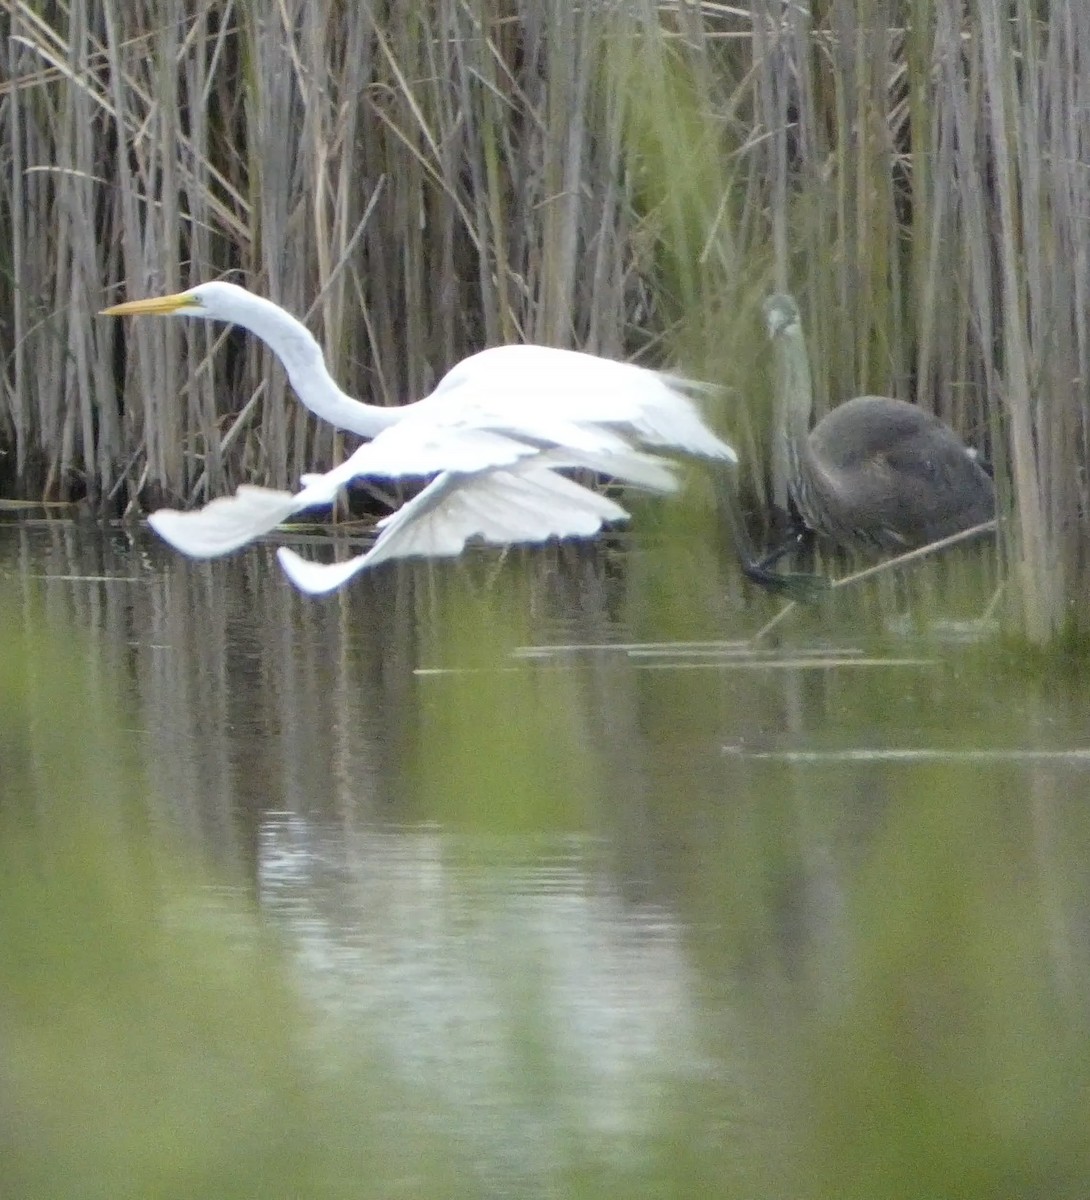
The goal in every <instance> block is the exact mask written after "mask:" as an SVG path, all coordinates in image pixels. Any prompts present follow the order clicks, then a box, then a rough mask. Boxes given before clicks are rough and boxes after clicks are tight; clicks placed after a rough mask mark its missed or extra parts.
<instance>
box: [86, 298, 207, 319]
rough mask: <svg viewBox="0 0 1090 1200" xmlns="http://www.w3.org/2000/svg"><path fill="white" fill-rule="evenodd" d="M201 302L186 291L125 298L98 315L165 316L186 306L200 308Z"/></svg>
mask: <svg viewBox="0 0 1090 1200" xmlns="http://www.w3.org/2000/svg"><path fill="white" fill-rule="evenodd" d="M200 306H201V302H200V301H199V300H198V299H197V298H196V296H191V295H189V293H188V292H175V294H174V295H173V296H151V297H149V298H148V299H147V300H126V301H125V303H124V304H113V305H111V306H110V307H109V308H104V309H103V310H102V311H101V312H100V313H99V314H98V315H99V316H100V317H137V316H157V317H161V316H165V315H167V314H169V313H176V312H181V311H182V310H183V309H187V308H200Z"/></svg>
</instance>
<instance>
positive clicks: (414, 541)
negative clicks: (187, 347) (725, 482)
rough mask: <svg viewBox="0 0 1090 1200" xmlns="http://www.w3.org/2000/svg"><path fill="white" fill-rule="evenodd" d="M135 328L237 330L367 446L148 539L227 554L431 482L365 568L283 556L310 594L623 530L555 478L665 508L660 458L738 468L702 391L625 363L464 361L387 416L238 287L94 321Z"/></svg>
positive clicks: (183, 518) (159, 517)
mask: <svg viewBox="0 0 1090 1200" xmlns="http://www.w3.org/2000/svg"><path fill="white" fill-rule="evenodd" d="M139 314H158V315H168V316H188V317H203V318H206V319H209V320H219V321H229V322H233V323H235V324H237V325H241V326H243V327H244V328H246V329H248V330H249V331H250V332H251V333H254V334H256V335H257V336H258V337H259V338H261V340H262V341H263V342H265V344H266V345H267V346H268V347H269V349H270V350H272V352H273V353H274V354H275V355H276V356H277V358H279V359H280V361H281V363H282V364H283V366H284V368H285V370H286V371H287V374H288V378H289V380H290V381H291V384H292V386H293V387H294V389H295V391H296V393H297V394H298V396H299V399H300V400H301V401H302V402H303V404H305V405H306V407H307V408H309V409H310V410H311V411H312V412H314V413H315V414H317V415H318V416H320V417H322V418H323V419H324V420H326V421H329V422H330V423H332V424H334V425H337V426H339V427H340V428H342V429H346V430H349V431H351V432H353V433H357V434H359V435H361V436H362V437H366V438H372V439H373V440H372V441H370V442H368V443H366V444H365V445H362V446H360V447H359V449H358V450H356V451H355V452H354V453H353V454H352V455H350V456H349V458H348V459H346V460H345V462H344V463H342V464H341V465H340V466H338V467H335V468H333V470H331V471H328V472H326V473H325V474H322V475H308V476H304V478H303V480H302V484H303V486H302V488H301V490H300V491H298V492H295V493H291V492H283V491H276V490H272V489H269V488H259V487H252V486H243V487H240V488H239V489H238V491H237V492H236V493H235V495H234V496H229V497H220V498H218V499H215V500H213V501H211V502H210V503H209V504H207V505H205V507H204V508H202V509H198V510H196V511H193V512H178V511H175V510H172V509H160V510H159V511H158V512H155V513H153V514H152V515H151V517H150V518H149V523H150V524H151V525H152V527H153V528H154V529H155V530H156V531H157V532H158V533H159V534H160V536H162V537H163V538H164V539H165V540H166V541H168V542H170V543H171V545H173V546H174V547H175V548H176V549H178V550H181V551H182V552H183V553H185V554H188V555H191V556H193V557H198V558H206V557H213V556H216V555H220V554H226V553H228V552H229V551H231V550H234V549H237V548H238V547H240V546H243V545H246V544H247V543H249V542H251V541H253V540H254V539H255V538H257V537H259V536H261V535H262V534H265V533H268V532H269V531H271V530H272V529H274V528H275V527H276V526H277V525H279V524H280V523H281V522H283V521H285V520H286V519H287V518H289V517H290V516H292V515H293V514H295V513H298V512H301V511H302V510H304V509H307V508H313V507H315V506H319V505H328V504H331V503H332V502H333V500H334V498H335V497H336V495H337V493H338V491H339V490H340V489H341V488H342V487H343V486H344V485H346V484H347V483H349V482H350V481H351V480H353V479H355V478H358V477H362V476H370V477H380V478H401V477H429V476H434V478H433V479H432V480H431V482H430V483H429V484H428V485H427V486H426V487H425V488H424V489H423V491H421V492H420V493H419V494H418V495H417V496H416V497H414V499H412V500H410V501H408V502H407V503H406V504H404V505H403V506H402V507H401V508H400V509H398V510H397V511H396V512H395V513H393V514H391V515H390V516H389V517H387V518H385V520H383V521H382V522H380V529H381V532H380V534H379V537H378V539H377V540H376V541H375V543H374V545H373V546H372V547H371V549H370V550H369V551H368V553H367V554H364V555H360V556H359V557H357V558H355V559H351V560H349V561H348V562H341V563H332V564H327V565H322V564H317V563H308V562H306V561H305V560H303V559H301V558H300V557H299V556H298V555H296V554H294V553H293V552H291V551H290V550H287V549H281V550H280V551H279V559H280V562H281V564H282V566H283V567H284V568H285V570H286V571H287V573H288V575H289V576H290V578H291V579H292V581H293V582H294V583H295V584H296V585H297V586H299V587H300V588H302V589H303V590H305V591H308V592H323V591H328V590H330V589H332V588H335V587H338V586H339V585H340V584H342V583H343V582H344V581H345V580H346V579H348V578H349V577H350V576H351V575H353V574H355V572H356V571H358V570H361V569H363V568H364V567H367V566H371V565H374V564H376V563H378V562H380V561H384V560H386V559H389V558H395V557H405V556H410V555H454V554H458V553H459V552H460V551H461V550H462V549H463V547H464V546H465V543H466V542H467V541H468V540H469V539H470V538H473V537H478V538H480V539H482V540H484V541H486V542H491V543H494V544H510V543H516V542H538V541H544V540H545V539H547V538H549V537H567V536H588V535H590V534H593V533H595V532H597V530H598V529H599V528H601V526H602V525H603V524H604V523H606V522H610V521H617V520H622V519H623V518H625V517H626V516H627V513H626V512H625V510H624V509H623V508H621V506H620V505H618V504H617V503H616V502H615V501H613V500H611V499H609V498H608V497H605V496H602V495H600V494H599V493H597V492H594V491H592V490H591V489H589V488H585V487H582V486H581V485H579V484H577V483H575V482H574V481H573V480H570V479H568V478H566V477H564V476H562V475H558V474H557V473H556V472H557V471H559V470H564V469H571V468H583V469H589V470H592V471H595V472H598V473H601V474H606V475H610V476H612V477H613V478H615V479H617V480H619V481H621V482H624V483H629V484H633V485H635V486H638V487H642V488H644V489H647V490H650V491H654V492H659V493H668V492H672V491H674V490H676V487H677V481H676V479H675V476H674V472H673V463H672V462H671V461H670V460H669V459H667V458H664V457H662V453H663V452H671V451H672V452H678V453H683V454H688V455H695V456H699V457H704V458H708V459H712V460H718V461H720V462H724V463H727V464H729V465H732V466H733V465H735V464H736V463H737V461H738V459H737V456H736V455H735V453H734V451H733V449H731V447H730V446H729V445H727V443H726V442H724V441H722V440H721V439H720V438H719V437H717V436H716V435H715V434H714V433H713V432H712V431H711V429H709V428H708V426H707V425H706V424H705V422H704V419H703V417H702V416H701V414H700V412H699V410H698V408H697V407H696V405H695V404H694V402H693V400H692V398H691V394H692V393H693V392H699V391H703V390H707V385H704V384H699V383H696V382H694V381H692V380H688V379H684V378H682V377H680V376H675V375H670V374H666V373H660V372H658V371H652V370H649V369H647V368H644V367H639V366H636V365H634V364H632V363H625V362H616V361H613V360H610V359H605V358H599V357H597V356H595V355H591V354H583V353H580V352H578V351H574V350H559V349H555V348H551V347H546V346H530V345H513V346H497V347H493V348H491V349H488V350H482V351H481V352H480V353H478V354H474V355H471V356H470V357H469V358H466V359H463V360H462V362H460V363H458V364H457V365H456V366H455V367H453V368H452V369H451V370H450V371H448V372H447V374H446V375H444V376H443V378H442V379H441V380H440V381H439V383H438V385H437V386H436V388H435V390H434V391H433V392H432V393H431V394H430V395H428V396H426V397H424V399H422V400H417V401H415V402H413V403H410V404H406V405H403V406H401V407H382V406H376V405H370V404H364V403H362V402H361V401H359V400H355V399H353V398H352V397H351V396H348V395H346V394H345V393H344V392H343V391H342V390H341V389H340V388H339V387H338V386H337V384H336V383H335V381H334V380H333V378H332V376H331V375H330V374H329V371H328V370H327V368H326V364H325V356H324V355H323V353H322V350H321V347H320V346H319V345H318V343H317V342H316V341H315V339H314V337H313V336H312V335H311V333H310V332H309V331H308V330H307V329H306V327H305V326H304V325H302V324H301V323H300V322H299V321H297V320H296V319H295V318H294V317H292V316H290V315H289V314H288V313H286V312H284V310H283V309H281V308H280V307H279V306H278V305H276V304H273V303H272V302H271V301H269V300H266V299H264V298H263V297H260V296H255V295H253V294H252V293H251V292H248V291H246V290H245V289H244V288H241V287H238V286H236V285H235V284H231V283H224V282H214V283H204V284H199V285H198V286H197V287H193V288H190V289H189V290H188V291H185V292H180V293H177V294H175V295H170V296H161V297H155V298H152V299H147V300H132V301H129V302H128V303H124V304H117V305H114V306H112V307H110V308H107V309H104V310H103V315H105V316H134V315H139ZM746 565H749V566H752V564H746Z"/></svg>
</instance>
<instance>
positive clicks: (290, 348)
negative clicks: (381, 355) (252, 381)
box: [235, 296, 404, 438]
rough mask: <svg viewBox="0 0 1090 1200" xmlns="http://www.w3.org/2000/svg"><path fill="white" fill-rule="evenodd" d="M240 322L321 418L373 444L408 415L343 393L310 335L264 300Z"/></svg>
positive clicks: (250, 306)
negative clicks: (385, 431) (280, 367)
mask: <svg viewBox="0 0 1090 1200" xmlns="http://www.w3.org/2000/svg"><path fill="white" fill-rule="evenodd" d="M249 299H250V300H251V301H252V303H251V304H248V305H247V308H246V311H245V312H242V313H240V314H239V315H238V316H236V318H235V321H236V323H237V324H239V325H243V326H245V328H247V329H248V330H249V331H250V332H251V333H253V334H256V336H257V337H259V338H260V339H261V340H262V341H263V342H264V343H265V345H266V346H268V347H269V349H270V350H271V351H272V352H273V354H275V355H276V357H277V358H278V359H279V360H280V362H281V363H282V364H283V366H284V370H285V371H287V373H288V378H289V379H290V380H291V385H292V387H293V388H294V389H295V392H296V394H297V395H298V397H299V399H300V400H301V401H302V402H303V404H304V405H306V407H307V408H309V409H310V411H311V412H312V413H314V414H315V415H316V416H319V417H321V418H322V420H323V421H328V422H329V423H330V424H331V425H336V426H337V427H338V428H339V429H347V430H348V431H349V432H351V433H357V434H359V435H360V436H361V437H367V438H373V437H375V436H376V435H377V434H379V433H381V432H382V431H383V430H384V429H386V428H388V427H389V426H390V425H393V424H394V423H395V422H396V421H398V420H399V419H400V417H401V416H403V415H404V410H403V409H401V408H386V407H381V406H379V405H375V404H364V403H363V401H362V400H354V399H353V398H352V397H351V396H349V395H347V394H346V393H344V392H342V391H341V389H340V388H339V387H338V386H337V384H336V381H335V380H334V379H333V376H332V375H330V373H329V371H328V370H327V368H326V365H325V355H324V354H323V353H322V348H321V346H319V345H318V343H317V342H316V341H315V340H314V337H313V335H312V334H311V333H310V331H309V330H308V329H307V328H306V326H304V325H303V324H301V323H300V322H299V321H297V320H295V318H294V317H292V316H289V315H288V313H286V312H284V311H283V310H282V309H280V308H278V307H277V306H276V305H275V304H270V303H268V302H267V301H265V300H264V299H262V297H260V296H251V297H249Z"/></svg>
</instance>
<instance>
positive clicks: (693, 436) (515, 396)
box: [413, 345, 738, 463]
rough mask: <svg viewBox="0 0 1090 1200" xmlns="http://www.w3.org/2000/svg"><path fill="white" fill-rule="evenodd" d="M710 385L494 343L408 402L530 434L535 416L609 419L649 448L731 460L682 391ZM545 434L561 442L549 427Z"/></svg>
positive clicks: (436, 416) (436, 415)
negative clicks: (453, 410)
mask: <svg viewBox="0 0 1090 1200" xmlns="http://www.w3.org/2000/svg"><path fill="white" fill-rule="evenodd" d="M708 390H711V389H710V385H708V384H704V383H698V382H696V381H695V380H690V379H685V378H683V377H681V376H678V375H670V374H665V373H662V372H659V371H652V370H650V369H648V368H647V367H640V366H637V365H636V364H635V363H626V362H616V361H615V360H613V359H609V358H599V357H598V356H597V355H594V354H583V353H581V352H580V351H578V350H559V349H556V348H555V347H551V346H528V345H514V346H493V347H491V348H490V349H488V350H482V351H480V352H479V353H478V354H473V355H470V357H469V358H465V359H463V360H462V361H461V362H460V363H458V364H457V365H456V366H454V367H452V368H451V370H450V371H448V372H447V374H446V375H444V376H443V378H442V379H441V380H440V381H439V384H438V386H437V387H436V389H435V391H434V392H432V394H431V395H430V396H428V397H426V398H425V399H424V400H421V401H419V402H418V404H417V405H414V406H413V407H414V408H419V409H421V411H423V410H425V409H426V410H427V412H428V419H429V421H431V420H440V421H441V420H443V415H442V411H441V408H440V407H439V405H438V404H437V403H435V402H439V401H441V400H442V401H444V402H445V403H447V404H451V405H453V406H456V407H458V408H462V409H465V410H466V411H468V410H469V409H471V408H472V409H473V410H474V411H475V414H476V415H475V421H476V422H477V423H478V424H480V425H482V426H484V427H487V428H490V429H496V430H502V431H504V432H510V433H511V434H512V436H521V435H522V434H523V433H526V434H529V433H530V431H531V430H532V429H533V427H534V422H535V418H536V417H539V416H541V417H547V418H548V420H549V421H550V422H561V423H564V422H570V423H571V424H574V425H580V426H584V427H585V426H587V425H591V426H598V427H601V426H608V427H613V428H615V429H616V430H617V431H618V432H620V433H623V434H626V435H628V436H630V437H632V438H633V439H635V440H636V441H637V442H639V443H640V444H642V445H645V446H648V447H664V448H665V447H670V448H673V449H677V450H681V451H684V452H685V453H687V454H695V455H699V456H701V457H706V458H716V459H723V460H725V461H727V462H731V463H736V462H737V461H738V456H737V455H736V454H735V452H734V450H733V449H732V447H730V446H729V445H728V444H727V443H726V442H724V441H723V440H722V439H720V438H719V437H717V436H716V435H715V434H714V433H713V432H712V431H711V430H710V429H709V428H708V426H707V425H706V424H705V422H704V418H703V416H702V415H701V413H700V410H699V409H698V408H697V406H696V405H695V404H694V403H693V401H692V400H691V399H690V397H689V395H687V393H689V392H702V391H708ZM545 440H549V441H553V443H554V444H562V443H560V440H559V439H552V438H551V437H549V435H548V434H546V435H545Z"/></svg>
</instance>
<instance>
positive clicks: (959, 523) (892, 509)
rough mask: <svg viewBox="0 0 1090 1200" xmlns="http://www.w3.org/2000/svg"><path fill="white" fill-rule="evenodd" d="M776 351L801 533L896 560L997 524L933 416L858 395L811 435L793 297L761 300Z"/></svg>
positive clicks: (991, 502) (984, 481)
mask: <svg viewBox="0 0 1090 1200" xmlns="http://www.w3.org/2000/svg"><path fill="white" fill-rule="evenodd" d="M764 315H765V320H766V322H767V324H768V335H769V337H770V338H771V339H772V342H773V345H774V346H775V349H776V360H777V362H776V365H777V373H778V380H777V388H778V401H779V406H780V407H779V429H778V436H779V437H780V438H781V439H782V440H783V442H784V444H785V446H786V454H787V462H788V469H789V472H790V478H789V486H790V491H791V497H792V499H793V500H794V502H795V505H796V507H797V508H798V510H799V514H800V515H801V517H802V520H803V522H804V523H805V527H806V528H805V530H804V531H801V532H800V535H799V536H798V537H796V538H792V539H790V540H789V541H788V542H787V543H785V545H784V546H782V547H780V548H779V549H778V550H776V551H775V552H774V553H773V554H771V555H769V556H768V557H767V558H766V559H765V560H764V562H763V563H762V564H761V566H762V568H764V569H767V568H768V567H769V566H770V565H771V564H772V563H773V562H774V561H776V559H777V558H779V557H782V555H783V554H784V553H786V552H787V550H789V549H790V548H791V546H792V545H794V544H795V543H796V542H797V541H798V540H801V538H802V537H805V536H806V534H807V533H809V532H812V533H817V534H820V535H822V536H824V537H827V538H829V539H830V540H831V541H832V542H834V543H835V544H836V545H837V546H840V547H842V548H844V549H849V550H862V551H865V552H868V551H869V552H873V551H876V550H877V551H883V552H887V553H888V552H902V551H906V550H911V549H915V548H916V547H919V546H925V545H927V544H929V543H930V542H936V541H939V540H940V539H941V538H945V537H949V536H950V535H952V534H955V533H960V532H962V531H964V530H968V529H972V528H974V527H975V526H977V525H980V524H983V523H984V522H987V521H992V520H994V517H995V489H994V487H993V485H992V480H991V478H990V476H989V475H988V473H987V472H986V471H985V470H984V468H983V467H982V466H981V465H980V463H979V462H978V461H977V459H976V455H975V453H974V452H973V451H972V450H970V449H969V447H968V446H966V445H965V443H964V442H963V441H962V440H961V438H959V437H958V435H957V434H956V433H955V432H954V431H953V430H952V429H951V428H950V427H949V426H948V425H946V424H944V423H943V422H942V421H940V420H939V418H938V417H936V416H933V415H932V414H931V413H928V412H925V411H924V410H923V409H922V408H919V407H918V406H917V405H915V404H907V403H905V402H904V401H903V400H893V399H891V398H890V397H888V396H858V397H856V398H855V399H854V400H848V401H846V402H845V403H843V404H841V405H838V406H837V407H836V408H834V409H833V410H832V411H831V412H829V413H828V414H827V415H826V416H824V417H823V418H822V419H821V420H820V421H819V422H818V423H817V424H816V425H815V426H814V428H813V429H810V416H811V410H812V407H813V394H812V387H811V381H810V363H809V359H808V356H807V351H806V338H805V336H804V334H803V331H802V321H801V319H800V317H799V309H798V305H797V304H796V303H795V300H794V299H793V298H792V297H791V296H786V295H773V296H769V297H768V299H767V300H766V301H765V302H764Z"/></svg>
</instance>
